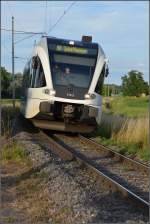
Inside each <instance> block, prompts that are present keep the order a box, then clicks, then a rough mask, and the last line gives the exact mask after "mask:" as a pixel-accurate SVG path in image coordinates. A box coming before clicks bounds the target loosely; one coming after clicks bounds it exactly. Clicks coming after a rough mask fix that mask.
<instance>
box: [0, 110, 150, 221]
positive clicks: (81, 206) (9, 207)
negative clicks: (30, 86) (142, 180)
mask: <svg viewBox="0 0 150 224" xmlns="http://www.w3.org/2000/svg"><path fill="white" fill-rule="evenodd" d="M12 118H15V119H12V120H13V129H12V130H11V132H10V133H11V136H9V138H7V139H9V141H8V140H7V141H5V142H4V144H3V145H2V154H1V155H2V156H1V162H2V163H1V164H2V167H1V171H2V178H1V180H2V187H1V192H2V209H1V221H0V223H11V222H12V223H29V224H30V223H146V222H148V216H146V215H145V214H144V213H143V211H142V209H140V208H137V207H136V206H134V205H133V204H132V203H130V202H128V201H126V200H124V199H122V198H121V197H120V196H119V195H118V194H117V193H115V192H114V193H113V192H110V191H109V189H108V188H106V186H105V185H104V184H102V183H101V181H100V180H98V179H97V176H95V175H93V173H91V172H90V170H88V169H87V168H86V167H85V166H84V165H83V164H82V163H80V162H77V161H76V160H69V161H68V160H63V159H61V158H60V157H59V156H57V155H56V154H55V153H54V152H53V151H52V150H51V148H50V146H49V143H48V142H47V140H46V139H45V138H44V137H43V135H42V134H41V132H40V131H39V130H38V129H36V128H34V127H33V126H32V125H31V124H30V123H29V122H27V121H26V120H24V119H23V118H22V116H20V115H19V114H18V115H17V116H14V117H12ZM7 137H8V136H7Z"/></svg>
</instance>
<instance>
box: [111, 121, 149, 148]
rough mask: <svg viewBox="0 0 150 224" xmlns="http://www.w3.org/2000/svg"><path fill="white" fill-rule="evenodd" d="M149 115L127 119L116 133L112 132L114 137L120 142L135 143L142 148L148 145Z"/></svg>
mask: <svg viewBox="0 0 150 224" xmlns="http://www.w3.org/2000/svg"><path fill="white" fill-rule="evenodd" d="M148 130H149V128H148V117H145V118H137V119H133V118H131V119H129V118H128V119H127V120H126V121H125V122H124V123H123V124H122V127H121V129H120V131H119V132H118V133H117V134H116V133H114V132H112V137H113V138H115V139H116V140H117V141H119V142H125V143H128V144H130V143H134V144H137V145H138V146H139V147H140V148H146V147H148Z"/></svg>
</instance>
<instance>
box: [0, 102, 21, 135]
mask: <svg viewBox="0 0 150 224" xmlns="http://www.w3.org/2000/svg"><path fill="white" fill-rule="evenodd" d="M18 114H19V107H18V106H16V107H15V108H13V107H12V106H8V105H7V106H3V107H2V110H1V135H2V136H5V137H10V136H11V132H12V129H13V120H14V119H15V118H16V117H17V115H18Z"/></svg>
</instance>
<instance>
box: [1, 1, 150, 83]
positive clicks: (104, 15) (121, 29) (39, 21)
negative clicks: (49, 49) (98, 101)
mask: <svg viewBox="0 0 150 224" xmlns="http://www.w3.org/2000/svg"><path fill="white" fill-rule="evenodd" d="M71 3H72V2H71V1H66V2H65V1H57V2H55V1H47V3H46V1H3V2H2V7H1V10H2V15H1V18H2V21H1V26H2V28H6V29H11V16H12V15H13V16H14V17H15V30H25V31H32V32H43V31H46V32H48V31H49V30H50V28H51V27H52V26H53V25H54V24H55V22H56V21H57V19H58V18H59V17H60V16H61V15H62V14H63V12H64V10H66V9H67V8H68V7H69V5H70V4H71ZM46 4H47V20H46V19H45V18H46V16H45V14H46V13H45V12H46ZM148 4H149V3H148V1H137V2H136V1H86V2H84V1H81V2H80V1H77V2H76V3H75V4H74V5H73V6H72V8H71V9H70V10H69V11H68V12H67V13H66V15H65V16H64V17H63V18H62V20H61V21H60V22H59V23H58V24H57V26H56V27H55V28H54V29H53V30H52V31H51V32H50V33H49V35H50V36H55V37H59V38H66V39H71V40H72V39H75V40H81V37H82V35H83V34H84V35H92V36H93V41H95V42H98V43H100V45H101V46H102V48H103V50H104V52H105V54H106V56H107V58H108V60H109V68H110V76H109V80H107V79H106V82H108V81H109V83H116V84H121V76H122V75H124V74H126V73H127V72H128V71H130V70H131V69H136V70H139V71H141V72H143V73H144V79H145V80H147V81H148V71H149V67H148V66H149V62H148V60H149V55H148V54H149V52H148V51H149V24H148V17H149V11H148V7H149V6H148ZM1 34H2V40H1V44H2V58H1V59H2V61H1V64H2V66H5V68H6V69H7V70H8V71H11V32H6V31H1ZM26 36H27V35H22V34H16V35H15V41H17V40H20V39H22V38H24V37H26ZM39 38H40V35H36V36H33V37H32V38H29V39H26V40H24V41H22V42H18V43H17V44H16V45H15V56H18V57H22V59H15V72H22V71H23V67H24V64H25V62H26V58H27V57H29V55H30V54H31V52H32V48H33V45H34V41H35V40H36V41H38V40H39ZM23 58H25V59H23Z"/></svg>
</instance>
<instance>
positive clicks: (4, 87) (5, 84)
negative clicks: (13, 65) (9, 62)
mask: <svg viewBox="0 0 150 224" xmlns="http://www.w3.org/2000/svg"><path fill="white" fill-rule="evenodd" d="M0 74H1V95H2V97H10V95H11V94H10V92H9V90H8V88H9V85H10V81H11V74H10V73H9V72H8V71H7V70H6V69H5V68H4V67H1V68H0Z"/></svg>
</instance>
